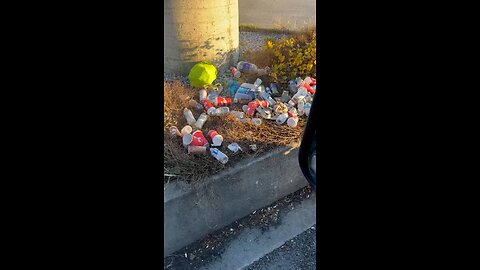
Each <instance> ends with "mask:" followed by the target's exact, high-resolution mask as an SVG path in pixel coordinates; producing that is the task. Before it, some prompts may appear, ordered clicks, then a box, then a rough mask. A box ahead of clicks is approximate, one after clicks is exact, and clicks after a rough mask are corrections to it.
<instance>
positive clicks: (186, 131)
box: [180, 125, 193, 137]
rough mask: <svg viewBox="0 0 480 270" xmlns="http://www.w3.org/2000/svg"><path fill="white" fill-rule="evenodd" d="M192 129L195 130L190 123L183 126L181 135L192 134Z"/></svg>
mask: <svg viewBox="0 0 480 270" xmlns="http://www.w3.org/2000/svg"><path fill="white" fill-rule="evenodd" d="M192 131H193V129H192V127H191V126H189V125H186V126H184V127H183V128H182V131H180V133H181V134H182V135H181V136H182V137H183V135H185V134H190V133H192Z"/></svg>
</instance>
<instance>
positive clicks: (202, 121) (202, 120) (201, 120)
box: [194, 113, 208, 129]
mask: <svg viewBox="0 0 480 270" xmlns="http://www.w3.org/2000/svg"><path fill="white" fill-rule="evenodd" d="M207 119H208V115H207V114H206V113H202V114H201V115H200V116H199V117H198V120H197V122H195V124H194V125H195V126H196V127H197V128H198V129H202V127H203V124H205V122H206V121H207Z"/></svg>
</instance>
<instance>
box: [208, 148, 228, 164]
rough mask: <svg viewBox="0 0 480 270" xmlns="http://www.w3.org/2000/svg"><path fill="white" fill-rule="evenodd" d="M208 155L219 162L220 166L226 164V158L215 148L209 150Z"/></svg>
mask: <svg viewBox="0 0 480 270" xmlns="http://www.w3.org/2000/svg"><path fill="white" fill-rule="evenodd" d="M210 153H211V154H212V156H213V157H214V158H216V159H217V160H218V161H220V162H221V163H222V164H226V163H227V162H228V157H227V155H225V154H224V153H222V152H221V151H220V150H218V149H217V148H210Z"/></svg>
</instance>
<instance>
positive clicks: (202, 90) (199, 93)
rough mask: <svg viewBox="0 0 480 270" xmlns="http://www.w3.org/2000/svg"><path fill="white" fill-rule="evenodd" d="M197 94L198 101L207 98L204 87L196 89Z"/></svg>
mask: <svg viewBox="0 0 480 270" xmlns="http://www.w3.org/2000/svg"><path fill="white" fill-rule="evenodd" d="M198 96H199V100H200V101H202V100H205V99H206V98H207V90H206V89H200V90H199V91H198Z"/></svg>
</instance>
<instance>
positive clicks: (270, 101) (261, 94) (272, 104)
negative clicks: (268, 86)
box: [259, 88, 276, 106]
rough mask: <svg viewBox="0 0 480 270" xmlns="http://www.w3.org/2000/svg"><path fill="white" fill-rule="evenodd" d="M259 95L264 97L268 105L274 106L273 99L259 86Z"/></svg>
mask: <svg viewBox="0 0 480 270" xmlns="http://www.w3.org/2000/svg"><path fill="white" fill-rule="evenodd" d="M259 94H260V97H262V98H263V99H265V100H266V101H267V102H268V105H270V106H274V105H275V103H276V102H275V100H274V99H273V98H272V97H271V96H270V95H269V94H268V93H267V91H265V90H264V89H262V88H260V93H259Z"/></svg>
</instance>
